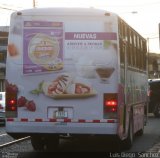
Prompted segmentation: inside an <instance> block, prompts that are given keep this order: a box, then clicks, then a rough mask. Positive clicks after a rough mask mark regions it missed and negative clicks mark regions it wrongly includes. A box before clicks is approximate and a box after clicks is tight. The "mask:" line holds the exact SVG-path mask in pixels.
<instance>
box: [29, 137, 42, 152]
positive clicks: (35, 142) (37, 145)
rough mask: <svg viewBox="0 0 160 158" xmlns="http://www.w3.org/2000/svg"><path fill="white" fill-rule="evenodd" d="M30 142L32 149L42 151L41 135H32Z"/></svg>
mask: <svg viewBox="0 0 160 158" xmlns="http://www.w3.org/2000/svg"><path fill="white" fill-rule="evenodd" d="M31 144H32V147H33V149H34V150H36V151H44V145H45V143H44V138H43V137H41V136H32V137H31Z"/></svg>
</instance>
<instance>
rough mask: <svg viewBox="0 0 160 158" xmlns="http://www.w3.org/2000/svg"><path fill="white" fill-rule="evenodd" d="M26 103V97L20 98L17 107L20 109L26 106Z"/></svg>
mask: <svg viewBox="0 0 160 158" xmlns="http://www.w3.org/2000/svg"><path fill="white" fill-rule="evenodd" d="M26 102H27V99H26V98H25V97H24V96H21V97H20V98H18V101H17V106H18V107H22V106H25V104H26Z"/></svg>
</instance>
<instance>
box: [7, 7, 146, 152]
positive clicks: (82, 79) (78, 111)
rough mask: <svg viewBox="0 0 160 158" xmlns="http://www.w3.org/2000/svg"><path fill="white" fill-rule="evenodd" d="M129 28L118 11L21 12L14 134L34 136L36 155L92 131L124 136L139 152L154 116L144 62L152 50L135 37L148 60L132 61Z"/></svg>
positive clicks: (11, 84) (16, 24)
mask: <svg viewBox="0 0 160 158" xmlns="http://www.w3.org/2000/svg"><path fill="white" fill-rule="evenodd" d="M74 13H75V14H74ZM33 15H34V16H33ZM41 15H43V16H41ZM121 23H122V24H121ZM122 25H124V26H125V27H126V28H127V27H128V29H129V26H128V25H127V24H126V23H125V22H124V21H122V20H121V19H120V18H119V17H118V16H117V15H116V14H113V13H109V12H108V13H107V14H106V13H105V12H104V11H102V10H96V9H93V8H92V9H82V8H81V9H73V8H72V9H71V10H69V9H67V8H54V9H50V12H48V9H45V8H43V9H36V10H35V9H29V10H24V11H20V12H15V13H13V14H12V15H11V27H10V31H9V38H8V53H7V63H6V117H7V118H6V130H7V133H8V134H10V135H11V136H13V137H18V136H26V135H27V136H28V135H30V136H31V142H32V145H33V147H34V149H35V150H43V149H44V146H47V149H50V148H53V147H56V146H57V145H58V143H59V139H60V136H61V135H67V136H68V135H70V136H79V135H82V136H83V135H85V134H89V135H93V134H94V135H103V134H104V135H113V136H117V139H119V140H120V141H121V142H122V143H123V145H124V146H126V148H129V147H131V145H132V142H133V135H134V134H135V133H137V132H139V133H140V134H143V128H144V123H145V117H146V115H145V107H146V103H147V100H146V99H147V98H146V95H147V93H146V91H147V87H146V85H147V77H146V72H145V66H144V65H145V62H142V63H141V61H140V60H144V57H145V55H144V54H145V53H146V52H145V41H144V39H143V38H142V37H141V36H140V35H139V34H138V33H136V32H134V33H135V34H136V35H137V38H138V39H139V40H138V41H139V44H140V47H139V48H140V50H138V48H137V52H138V51H141V54H142V55H141V57H140V58H139V57H138V56H137V58H139V62H138V63H137V64H136V61H137V60H136V59H135V65H134V64H133V65H131V64H130V63H131V61H129V60H130V59H131V58H132V57H128V55H127V54H128V53H127V51H128V47H126V46H127V44H126V43H124V40H123V38H122V36H123V34H124V32H123V31H122V30H123V29H121V26H122ZM120 36H121V37H120ZM15 39H16V40H15ZM128 42H129V41H128ZM132 44H133V42H132ZM132 44H131V45H130V49H132V48H131V47H133V45H132ZM142 45H143V47H141V46H142ZM142 58H143V59H142ZM129 64H130V65H129ZM143 64H144V65H143ZM136 66H137V67H138V66H139V68H137V69H136ZM15 75H16V78H15V77H13V76H15ZM42 138H43V139H46V140H47V141H46V144H44V142H43V141H42Z"/></svg>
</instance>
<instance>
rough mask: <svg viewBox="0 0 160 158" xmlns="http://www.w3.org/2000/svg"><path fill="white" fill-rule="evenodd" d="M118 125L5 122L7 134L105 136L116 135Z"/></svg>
mask: <svg viewBox="0 0 160 158" xmlns="http://www.w3.org/2000/svg"><path fill="white" fill-rule="evenodd" d="M117 126H118V123H66V122H56V123H50V122H7V123H6V132H7V133H15V134H16V133H26V135H31V134H34V133H41V134H43V133H50V134H66V133H70V134H106V135H110V134H112V135H116V134H117Z"/></svg>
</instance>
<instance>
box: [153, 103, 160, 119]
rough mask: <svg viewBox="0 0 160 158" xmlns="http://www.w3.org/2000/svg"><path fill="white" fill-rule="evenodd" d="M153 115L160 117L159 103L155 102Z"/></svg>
mask: <svg viewBox="0 0 160 158" xmlns="http://www.w3.org/2000/svg"><path fill="white" fill-rule="evenodd" d="M154 116H155V117H160V103H157V104H156V106H155V109H154Z"/></svg>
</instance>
